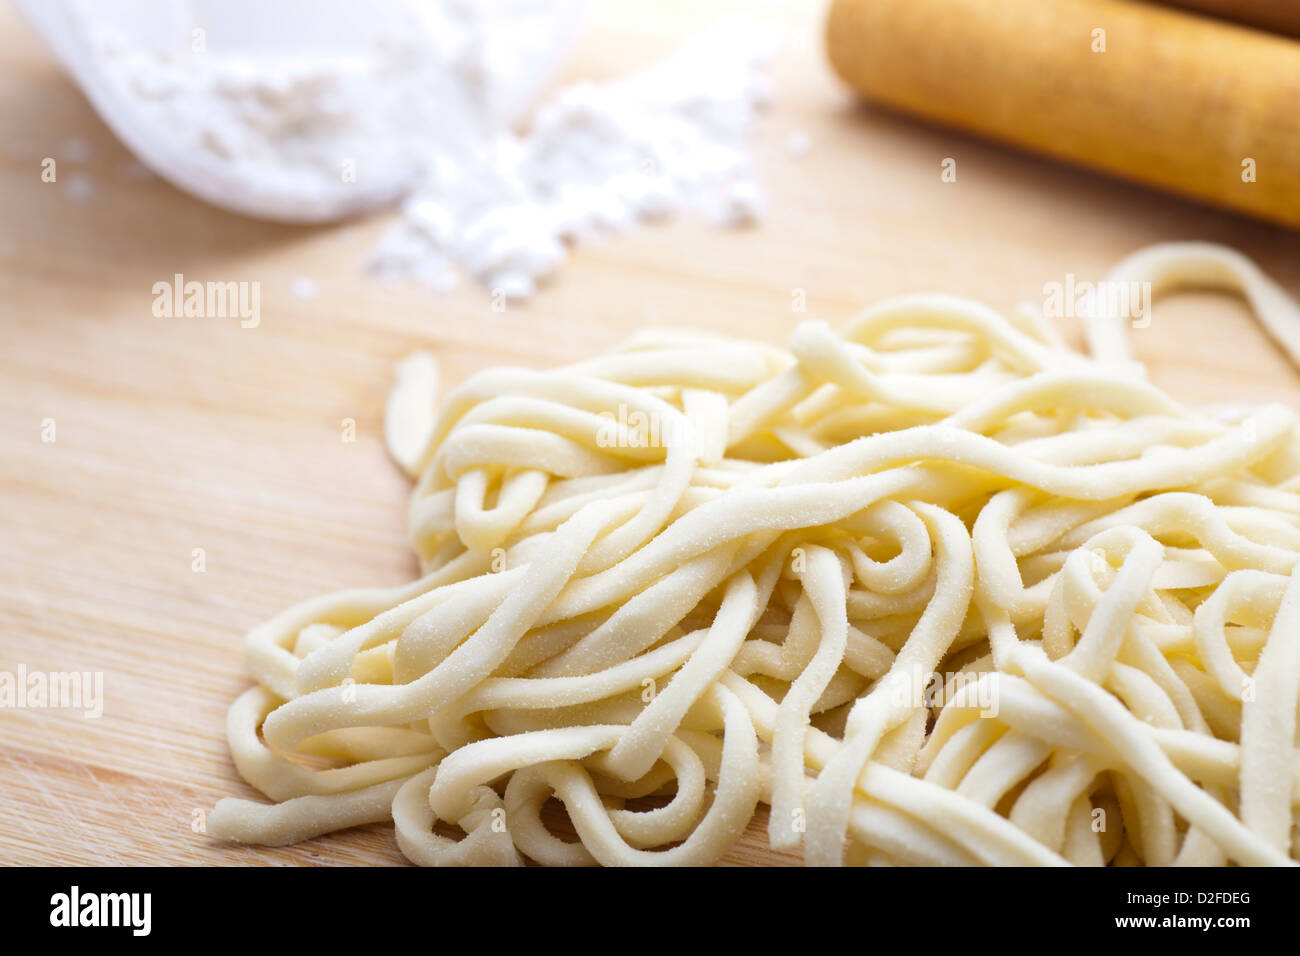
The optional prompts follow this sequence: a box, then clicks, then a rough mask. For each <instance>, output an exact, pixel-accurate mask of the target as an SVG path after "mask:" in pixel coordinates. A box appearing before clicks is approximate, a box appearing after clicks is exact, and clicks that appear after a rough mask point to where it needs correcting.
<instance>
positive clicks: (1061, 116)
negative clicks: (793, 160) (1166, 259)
mask: <svg viewBox="0 0 1300 956" xmlns="http://www.w3.org/2000/svg"><path fill="white" fill-rule="evenodd" d="M1099 31H1101V32H1099ZM827 50H828V52H829V55H830V61H831V64H832V66H833V67H834V68H835V70H836V72H837V73H839V75H840V76H841V77H843V78H844V79H845V80H846V81H847V82H848V83H849V84H850V85H851V86H852V87H853V88H854V89H855V90H856V91H857V92H859V93H860V94H862V95H863V96H865V97H867V98H868V99H871V100H875V101H878V102H880V103H883V104H886V105H888V106H891V107H894V108H897V109H900V110H904V111H906V112H909V113H915V114H918V115H920V116H924V117H926V118H928V119H931V120H936V121H938V122H941V123H946V124H949V125H952V126H957V127H960V128H962V129H966V130H970V131H973V132H976V133H981V134H983V135H986V136H989V137H993V138H995V139H999V140H1004V141H1006V142H1010V143H1014V144H1016V145H1019V146H1024V147H1026V148H1028V149H1032V150H1036V151H1038V152H1042V153H1046V154H1049V155H1051V156H1055V157H1058V158H1060V159H1065V160H1069V161H1072V162H1075V163H1079V164H1081V165H1084V166H1089V167H1092V168H1095V169H1100V170H1104V171H1106V172H1109V173H1113V174H1115V175H1118V176H1122V177H1124V178H1127V179H1131V180H1136V181H1138V182H1142V183H1147V184H1149V185H1152V186H1158V187H1161V188H1164V189H1168V190H1171V191H1173V192H1176V193H1180V194H1182V195H1185V196H1191V197H1194V198H1196V199H1200V200H1204V201H1206V202H1210V203H1214V204H1216V205H1220V206H1225V207H1228V208H1231V209H1237V210H1240V211H1242V212H1246V213H1250V214H1252V215H1255V216H1259V217H1260V218H1263V219H1268V220H1272V221H1275V222H1282V223H1286V224H1287V225H1290V226H1300V42H1298V41H1296V40H1292V39H1288V38H1285V37H1280V36H1274V35H1272V34H1267V33H1262V32H1259V31H1257V30H1251V29H1246V28H1244V27H1237V26H1234V25H1232V24H1227V23H1222V22H1219V21H1215V20H1211V19H1207V18H1204V17H1201V16H1198V15H1196V14H1191V13H1185V12H1182V11H1179V10H1173V9H1169V8H1167V7H1162V6H1155V5H1147V4H1143V3H1129V2H1123V0H998V2H996V3H990V2H988V0H834V3H833V4H832V6H831V10H830V15H829V19H828V23H827Z"/></svg>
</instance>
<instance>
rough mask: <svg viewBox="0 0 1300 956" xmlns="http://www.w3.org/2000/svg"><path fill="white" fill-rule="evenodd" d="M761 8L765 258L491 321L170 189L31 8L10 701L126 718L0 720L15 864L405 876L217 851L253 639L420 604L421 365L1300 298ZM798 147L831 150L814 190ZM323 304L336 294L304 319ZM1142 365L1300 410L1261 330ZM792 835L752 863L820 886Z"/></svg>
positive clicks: (349, 233)
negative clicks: (225, 302)
mask: <svg viewBox="0 0 1300 956" xmlns="http://www.w3.org/2000/svg"><path fill="white" fill-rule="evenodd" d="M733 6H741V4H725V3H713V2H709V3H702V2H688V0H675V2H663V0H659V2H655V0H638V2H628V3H616V2H613V0H606V2H602V0H595V2H594V4H593V11H592V16H591V20H590V22H589V24H588V26H587V28H586V30H585V32H584V34H583V36H582V38H581V40H580V43H579V47H578V49H577V50H576V52H575V55H574V57H573V59H572V61H571V62H570V64H569V66H568V68H567V71H566V78H568V79H575V78H580V77H605V76H612V75H616V74H617V73H620V72H622V71H624V70H627V69H629V68H632V67H636V66H640V65H644V64H649V63H651V62H653V61H655V60H657V59H659V58H661V57H663V56H665V55H667V54H668V53H669V52H671V51H672V50H673V49H674V47H675V46H676V44H677V43H678V42H680V40H681V39H683V38H684V37H686V36H687V35H689V34H690V33H692V32H693V31H696V30H698V29H701V28H703V27H705V26H707V25H708V24H709V23H710V22H711V21H712V20H713V19H714V18H715V17H716V16H717V15H718V14H719V13H720V12H722V11H724V10H726V9H728V8H729V7H733ZM744 6H747V7H749V8H750V9H751V10H756V11H757V12H758V14H759V15H760V16H762V17H764V18H767V19H771V20H775V21H777V22H780V23H782V24H783V25H784V26H785V44H784V47H783V49H782V51H781V52H780V54H779V55H778V57H777V58H776V60H775V62H774V64H773V76H774V80H775V89H776V94H777V99H776V102H775V103H774V105H773V107H772V109H771V110H770V111H769V112H768V113H767V114H766V115H765V117H764V118H763V120H762V122H761V125H760V128H759V130H758V133H757V137H756V142H755V153H756V156H757V161H758V164H759V167H760V174H761V178H762V180H763V182H764V183H765V185H766V187H767V190H768V207H769V214H768V217H767V219H766V221H765V222H764V223H763V225H761V226H760V227H758V228H754V229H751V230H747V231H742V232H720V231H717V230H715V229H712V228H710V227H709V226H707V225H705V224H703V223H700V222H697V221H695V220H693V219H691V218H690V217H685V218H682V219H681V220H679V221H677V222H674V223H672V224H669V225H665V226H657V227H653V228H644V229H640V230H637V231H635V232H632V233H629V234H627V235H625V236H622V237H618V238H614V239H611V240H609V241H607V242H604V243H602V244H599V245H590V246H585V247H583V248H581V249H579V250H577V251H576V252H575V253H574V255H573V257H572V259H571V261H570V262H569V263H568V264H567V265H566V266H565V267H564V269H563V271H562V272H561V274H560V275H559V277H558V280H557V281H555V282H554V283H553V284H552V285H550V286H549V287H548V288H547V289H545V290H544V291H543V292H542V293H541V294H540V295H538V296H537V297H536V298H535V299H534V300H532V301H530V302H528V303H526V304H522V305H514V304H512V305H510V306H509V308H508V309H507V310H506V311H504V312H494V311H492V309H491V302H490V300H489V297H488V296H487V295H485V294H484V292H483V291H482V290H481V289H479V288H477V287H475V286H473V285H466V286H463V287H462V288H460V289H458V290H457V291H455V292H453V293H451V294H449V295H446V296H444V297H436V296H433V295H431V294H430V293H428V292H426V291H423V290H421V289H419V288H415V287H409V286H404V285H398V286H388V285H384V284H381V283H379V282H376V281H375V280H373V279H371V278H368V277H367V276H366V275H365V274H364V273H363V271H362V269H361V268H360V263H361V261H362V259H363V257H364V255H365V253H366V251H367V250H368V248H369V247H370V245H371V244H372V243H373V242H374V240H375V239H376V238H377V237H378V236H379V235H380V234H381V232H382V231H383V229H384V227H385V224H386V222H387V221H388V219H389V217H387V216H376V217H374V218H373V219H370V220H367V221H364V222H357V223H351V224H347V225H343V226H338V227H333V228H324V229H305V228H290V227H285V226H278V225H270V224H266V223H260V222H254V221H251V220H246V219H240V218H237V217H234V216H231V215H227V214H225V213H222V212H219V211H217V210H215V209H211V208H208V207H206V206H204V205H202V204H200V203H198V202H197V201H195V200H192V199H190V198H189V197H187V196H185V195H183V194H181V193H179V192H177V191H175V190H173V189H171V188H170V187H168V186H167V185H165V184H164V183H162V182H160V181H159V180H156V179H144V178H142V177H141V176H140V175H139V170H138V169H137V168H135V167H134V166H133V165H132V161H131V157H130V156H129V155H128V154H127V153H126V152H125V151H124V150H123V148H122V147H121V146H120V145H118V144H117V142H116V141H115V140H114V139H113V137H112V136H111V135H110V134H109V133H108V132H107V131H106V130H105V129H104V127H103V126H102V125H101V124H100V123H99V122H98V120H97V119H96V118H95V116H94V114H93V113H92V111H91V110H90V108H89V107H88V106H87V104H86V102H85V101H84V100H83V99H82V97H81V96H80V95H79V94H78V93H77V91H76V90H75V89H74V88H73V87H72V86H71V84H70V83H69V82H68V81H67V80H66V79H65V78H64V77H63V76H62V74H61V73H60V72H59V70H58V69H57V68H56V66H55V64H54V62H53V60H52V59H51V57H50V56H49V55H48V54H47V53H46V52H45V51H44V49H43V48H42V47H41V46H40V44H39V43H38V42H37V41H36V39H35V38H34V36H33V35H32V34H31V33H30V32H29V31H28V30H27V28H26V26H25V25H24V24H23V23H21V22H20V21H19V19H18V18H17V15H16V14H15V13H14V12H13V10H12V9H11V8H10V7H9V6H8V5H7V3H4V2H3V0H0V63H3V64H4V65H5V69H4V70H3V71H0V133H2V134H3V139H0V427H2V428H3V432H2V434H3V438H4V444H3V448H2V450H0V671H10V672H13V671H15V670H16V669H17V668H18V667H19V666H20V665H24V666H26V667H27V668H28V669H29V670H42V671H72V670H77V671H100V672H103V674H104V695H105V700H104V713H103V716H102V717H100V718H98V719H87V718H86V717H84V716H83V715H81V714H80V713H77V712H72V711H61V710H22V709H6V710H0V862H5V863H92V864H94V863H124V864H309V863H334V864H348V863H396V862H401V860H402V857H401V855H400V854H399V852H398V850H397V846H396V843H395V841H394V838H393V835H392V832H391V827H383V826H375V827H365V828H360V829H357V830H352V831H348V832H345V833H339V834H335V835H333V836H330V837H326V838H322V839H319V840H315V841H313V842H310V843H307V844H303V845H300V846H296V847H288V848H282V849H261V848H247V847H232V846H228V845H224V844H220V843H217V842H215V841H213V840H211V839H210V838H208V837H207V836H205V835H203V834H202V833H199V832H195V828H194V827H193V825H192V824H193V821H194V819H195V814H196V811H200V812H202V811H206V810H207V809H210V808H211V806H212V804H213V803H214V802H215V801H216V800H217V799H219V798H220V797H221V796H224V795H228V794H238V795H244V796H251V795H252V793H253V792H252V791H251V789H250V788H248V787H247V786H246V785H244V784H243V783H242V782H241V781H240V780H239V778H238V776H237V775H236V773H235V771H234V767H233V765H232V763H231V761H230V757H229V754H228V752H227V749H226V743H225V739H224V717H225V711H226V708H227V706H228V704H229V703H230V701H231V700H232V699H233V698H234V697H235V696H236V695H237V694H238V693H239V692H240V691H241V690H242V689H244V688H245V687H246V686H248V684H249V679H248V677H247V676H246V673H245V671H244V666H243V662H242V659H241V637H242V635H243V633H244V632H245V631H246V630H247V629H248V628H249V627H250V626H252V625H253V624H255V623H257V622H258V621H260V620H262V619H264V618H265V617H267V616H269V615H271V614H272V613H274V612H276V611H278V610H280V609H282V608H284V607H285V606H287V605H288V604H290V603H292V602H295V601H298V600H301V599H303V598H307V597H311V596H313V595H316V594H319V593H322V592H325V591H329V590H333V589H337V588H342V587H350V586H360V585H372V584H375V585H389V584H395V583H399V582H402V581H405V580H408V579H409V578H410V577H411V576H412V575H413V574H414V572H415V564H414V561H413V559H412V558H411V556H410V554H409V552H408V550H407V546H406V542H405V534H404V527H403V526H404V516H405V503H406V495H407V491H408V485H407V482H406V481H405V479H404V478H403V477H402V476H401V475H400V474H399V473H398V471H397V469H396V468H395V467H394V466H392V465H391V464H390V462H389V461H388V459H387V458H386V456H385V454H384V451H383V448H382V444H381V438H380V433H381V421H380V416H381V411H382V408H383V402H384V398H385V394H386V390H387V387H388V385H389V382H390V374H391V369H392V366H393V364H394V362H395V361H396V360H397V359H398V358H400V357H401V356H403V355H405V354H406V353H408V352H410V351H411V350H413V349H415V348H417V347H424V348H431V349H433V350H434V351H435V352H436V353H437V354H438V356H439V358H440V360H441V363H442V366H443V371H444V375H445V376H446V378H447V379H448V381H452V382H455V381H459V380H461V379H462V378H464V377H465V376H466V375H468V374H469V373H471V372H473V371H475V370H478V369H481V368H484V367H487V366H490V365H494V364H501V363H511V364H516V365H525V366H530V367H543V366H547V365H551V364H554V363H558V362H563V361H568V360H573V359H576V358H579V357H582V356H586V355H590V354H592V353H594V352H596V351H598V350H600V349H603V348H605V347H607V346H609V345H610V344H612V343H613V342H615V341H617V340H619V339H621V338H623V337H625V336H627V335H628V334H629V333H631V332H632V331H633V330H634V329H636V328H637V327H638V326H640V325H642V324H644V323H647V322H657V323H669V324H689V325H694V326H700V327H704V328H708V329H712V330H717V331H721V332H727V333H733V334H743V335H747V336H752V337H757V338H762V339H766V340H769V341H772V342H781V341H783V340H784V339H785V338H786V336H788V334H789V333H790V331H791V330H792V329H793V328H794V326H795V325H796V324H797V323H798V322H799V321H801V320H803V319H805V318H808V317H809V316H814V317H818V318H823V319H826V320H828V321H830V322H832V323H839V322H842V321H844V320H845V319H847V318H848V317H849V316H851V315H853V314H854V312H855V311H856V310H858V309H859V308H860V307H862V306H863V305H865V304H868V303H871V302H873V301H875V300H877V299H879V298H881V297H884V296H889V295H894V294H897V293H902V292H912V291H924V290H937V291H945V292H952V293H958V294H962V295H967V296H972V297H974V298H977V299H980V300H983V301H985V302H987V303H989V304H991V305H993V306H995V307H997V308H1000V309H1004V310H1005V309H1011V308H1013V307H1014V306H1015V305H1016V304H1017V303H1018V302H1020V301H1023V300H1028V301H1033V302H1040V301H1041V300H1042V287H1043V284H1044V283H1045V282H1051V281H1064V280H1065V276H1066V275H1067V274H1069V273H1073V274H1074V275H1076V276H1077V277H1078V278H1080V279H1084V278H1099V277H1100V275H1101V274H1102V273H1103V272H1104V270H1105V269H1106V268H1107V267H1108V266H1109V265H1110V264H1111V263H1112V262H1113V261H1115V260H1116V259H1118V258H1120V257H1121V256H1123V255H1124V254H1126V253H1128V252H1130V251H1132V250H1133V249H1135V248H1137V247H1139V246H1141V245H1144V244H1146V243H1150V242H1155V241H1158V240H1166V239H1209V240H1214V241H1220V242H1226V243H1229V244H1231V245H1234V246H1236V247H1238V248H1240V249H1242V250H1243V251H1245V252H1246V253H1248V254H1249V255H1251V256H1254V257H1255V258H1256V259H1257V260H1258V261H1259V262H1260V263H1261V265H1262V266H1263V267H1264V268H1265V269H1266V270H1267V271H1269V272H1270V273H1271V274H1272V275H1274V276H1275V277H1276V278H1278V279H1279V280H1280V281H1281V282H1282V283H1284V284H1285V285H1286V286H1287V287H1288V288H1289V289H1290V290H1291V291H1292V292H1293V293H1300V238H1298V237H1297V235H1296V234H1294V233H1290V232H1286V231H1284V230H1283V229H1281V228H1277V227H1271V226H1266V225H1260V224H1256V223H1252V222H1249V221H1246V220H1244V219H1239V218H1236V217H1233V216H1231V215H1229V214H1225V213H1220V212H1216V211H1212V210H1209V209H1205V208H1201V207H1197V206H1194V205H1192V204H1189V203H1185V202H1182V201H1179V200H1176V199H1170V198H1167V197H1164V196H1159V195H1155V194H1152V193H1148V192H1146V191H1144V190H1142V189H1139V188H1137V187H1133V186H1127V185H1121V184H1117V183H1113V182H1110V181H1107V180H1105V179H1102V178H1100V177H1097V176H1093V175H1091V174H1087V173H1083V172H1080V171H1077V170H1073V169H1069V168H1066V167H1063V166H1059V165H1055V164H1053V163H1050V162H1048V161H1045V160H1040V159H1036V158H1032V157H1028V156H1024V155H1021V154H1018V153H1016V152H1013V151H1010V150H1007V149H1004V148H1000V147H997V146H993V145H989V144H985V143H982V142H980V141H978V140H976V139H973V138H970V137H967V136H963V135H960V134H957V133H953V132H950V131H947V130H942V129H935V128H931V127H927V126H924V125H921V124H918V123H916V122H914V121H911V120H907V119H903V118H900V117H897V116H894V115H891V114H889V113H886V112H882V111H879V110H875V109H872V108H868V107H863V106H860V105H858V104H856V103H854V102H853V100H852V98H851V97H850V96H849V95H848V94H847V93H846V92H845V91H844V90H842V89H841V88H840V87H839V86H838V84H837V83H836V82H835V81H834V79H833V78H832V77H831V75H830V73H829V70H828V69H827V67H826V64H825V62H824V57H823V55H822V33H821V19H822V16H823V13H824V11H823V10H822V9H821V7H820V5H819V4H813V3H807V2H792V3H758V4H744ZM794 132H803V133H806V134H807V136H808V137H809V139H810V140H811V144H812V148H811V150H810V151H809V152H808V153H807V154H806V155H804V156H802V157H795V156H792V155H790V153H789V152H788V151H787V149H786V146H785V144H786V141H787V138H788V137H789V135H790V134H791V133H794ZM45 157H53V158H55V159H56V160H57V163H58V165H57V169H58V179H57V181H56V182H54V183H46V182H42V180H41V177H40V172H41V161H42V159H43V158H45ZM949 157H951V158H955V159H956V160H957V164H958V165H957V168H958V177H957V181H956V182H953V183H944V182H942V181H941V179H940V171H941V169H940V164H941V162H942V161H943V160H944V159H945V158H949ZM1297 188H1300V184H1298V185H1297ZM177 272H180V273H183V274H184V275H185V276H186V277H187V278H188V279H198V280H200V281H208V280H220V281H256V282H260V283H261V290H262V302H261V313H262V314H261V323H260V325H259V326H258V327H257V328H255V329H242V328H240V326H239V324H238V322H237V321H236V320H230V319H185V318H155V317H154V316H153V314H152V311H151V306H152V303H153V293H152V291H151V290H152V286H153V284H154V283H155V282H158V281H163V280H167V279H169V278H170V277H171V276H172V275H173V274H174V273H177ZM300 278H310V279H311V280H313V281H314V282H315V283H316V284H317V286H318V288H319V295H318V296H317V297H315V298H311V299H306V298H302V297H300V296H295V295H294V294H293V286H294V283H295V280H297V279H300ZM800 290H802V295H804V296H805V297H806V301H807V314H801V313H797V312H795V311H794V309H793V308H792V303H793V302H794V300H795V298H796V296H797V295H798V294H799V293H800ZM1067 332H1068V333H1069V334H1070V335H1071V336H1072V337H1074V338H1075V339H1076V340H1077V338H1078V337H1077V335H1076V332H1077V330H1076V329H1072V328H1067ZM1136 341H1137V346H1138V349H1139V352H1140V355H1141V357H1142V358H1143V359H1144V360H1145V361H1146V362H1147V363H1148V364H1149V367H1150V370H1151V375H1152V378H1153V379H1154V380H1155V381H1156V382H1157V383H1158V384H1160V385H1162V386H1164V387H1166V388H1168V389H1169V390H1170V391H1171V392H1172V393H1173V394H1174V395H1175V396H1177V397H1178V398H1180V399H1183V400H1185V401H1188V402H1191V403H1196V402H1209V401H1214V402H1219V401H1228V400H1233V401H1238V400H1239V401H1264V400H1277V401H1281V402H1284V403H1286V404H1288V405H1290V406H1292V407H1293V408H1298V409H1300V388H1298V387H1297V384H1298V380H1297V377H1296V375H1295V373H1294V372H1293V370H1292V369H1291V367H1290V366H1289V365H1288V364H1287V362H1286V361H1285V359H1284V358H1283V357H1282V356H1281V355H1280V353H1278V352H1277V351H1276V350H1275V349H1274V348H1273V347H1272V346H1271V344H1270V343H1269V342H1268V341H1267V340H1266V339H1265V337H1264V336H1263V334H1262V333H1261V332H1260V331H1259V329H1258V327H1257V326H1256V325H1255V324H1254V322H1253V321H1252V320H1251V318H1250V317H1249V315H1248V314H1247V313H1246V312H1245V310H1244V309H1242V308H1241V307H1240V306H1238V305H1237V304H1235V303H1232V302H1229V301H1227V300H1224V299H1220V298H1217V297H1212V296H1177V297H1173V298H1170V299H1169V300H1167V301H1163V302H1161V303H1158V304H1157V307H1156V310H1155V317H1154V321H1153V322H1152V323H1151V326H1150V327H1149V328H1147V329H1145V330H1142V331H1141V332H1140V333H1139V334H1138V335H1137V339H1136ZM344 419H353V420H355V422H356V440H355V441H354V442H346V441H344V440H343V428H342V426H341V422H342V421H343V420H344ZM47 420H53V422H54V427H55V439H56V440H54V441H52V442H50V441H44V440H42V439H43V434H42V433H43V429H45V428H46V426H47V425H48V421H47ZM45 437H48V434H47V435H46V436H45ZM195 549H202V551H203V553H204V556H205V563H206V570H204V571H203V572H201V573H200V572H196V571H194V570H193V554H194V551H195ZM763 830H764V826H763V821H762V820H761V819H760V820H759V821H756V822H755V824H754V825H753V826H751V829H750V831H749V833H748V834H747V836H746V838H745V839H744V840H743V841H742V842H741V843H740V844H739V845H738V846H737V847H736V848H735V849H734V851H733V852H732V853H731V854H729V856H728V857H727V859H726V862H728V863H737V864H753V863H771V862H790V861H791V860H792V859H793V858H791V857H784V856H778V855H774V854H772V853H771V852H770V851H769V850H768V849H767V848H766V846H765V843H766V840H765V836H764V832H763Z"/></svg>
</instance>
